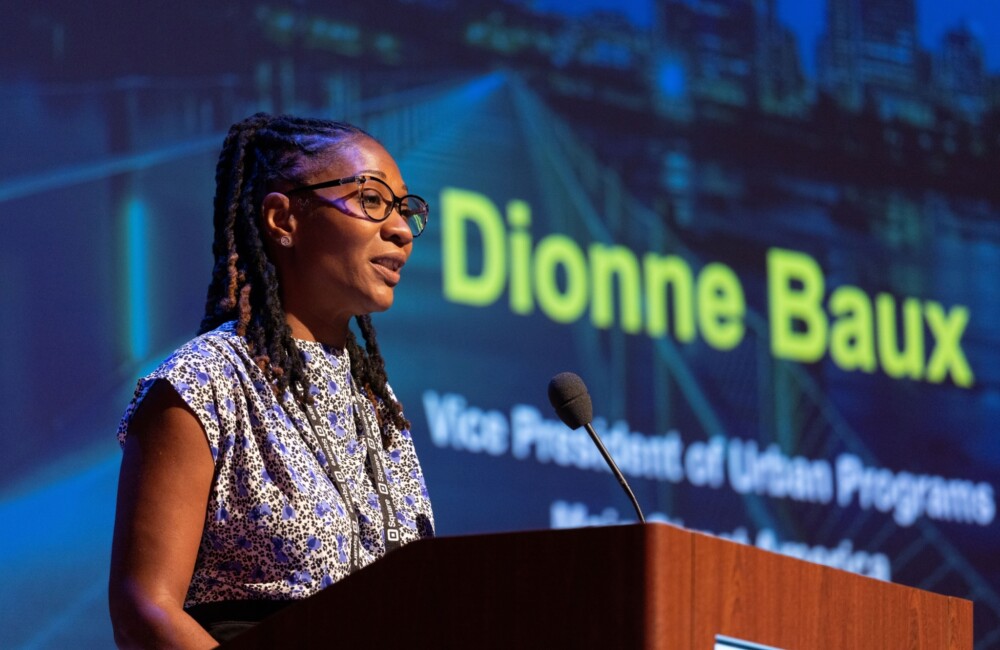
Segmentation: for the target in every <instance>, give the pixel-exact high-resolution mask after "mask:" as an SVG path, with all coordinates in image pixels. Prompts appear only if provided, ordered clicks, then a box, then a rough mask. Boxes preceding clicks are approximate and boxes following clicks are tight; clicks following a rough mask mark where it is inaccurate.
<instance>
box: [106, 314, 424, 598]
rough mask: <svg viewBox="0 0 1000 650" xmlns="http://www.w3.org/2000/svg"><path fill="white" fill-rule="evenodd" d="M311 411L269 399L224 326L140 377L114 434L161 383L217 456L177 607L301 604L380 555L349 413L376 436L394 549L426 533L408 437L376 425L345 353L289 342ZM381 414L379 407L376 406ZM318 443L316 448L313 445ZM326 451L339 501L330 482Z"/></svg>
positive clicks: (373, 507) (364, 447)
mask: <svg viewBox="0 0 1000 650" xmlns="http://www.w3.org/2000/svg"><path fill="white" fill-rule="evenodd" d="M296 345H297V347H298V349H299V352H300V354H301V355H302V358H303V360H304V362H305V368H306V374H307V377H308V379H309V383H310V386H311V388H310V393H311V395H312V397H313V403H312V404H310V405H308V406H307V408H308V409H309V410H310V413H306V412H305V411H303V409H302V406H301V405H300V404H299V403H297V402H296V400H295V399H294V398H292V397H291V395H289V394H287V393H286V395H285V399H283V400H279V399H277V396H276V395H275V394H274V391H273V390H272V388H271V385H270V384H269V383H268V382H267V380H266V379H265V377H264V374H263V372H262V371H261V370H260V368H259V367H258V366H257V364H256V363H254V361H253V358H252V357H251V355H250V351H249V349H248V347H247V345H246V342H245V340H244V339H243V338H242V337H240V336H239V335H237V334H236V331H235V323H234V322H230V323H226V324H224V325H222V326H220V327H219V328H218V329H216V330H213V331H211V332H207V333H205V334H203V335H201V336H199V337H197V338H195V339H193V340H192V341H190V342H188V343H187V344H185V345H184V346H182V347H181V348H180V349H178V350H177V351H176V352H175V353H174V354H172V355H171V356H170V357H169V358H168V359H167V360H166V361H164V362H163V363H162V364H161V365H160V366H159V367H158V368H157V369H156V370H154V371H153V372H152V373H151V374H149V375H148V376H146V377H144V378H142V379H140V380H139V383H138V386H137V387H136V390H135V395H134V397H133V399H132V402H131V403H130V404H129V406H128V408H127V409H126V411H125V415H124V416H123V418H122V421H121V425H120V426H119V429H118V439H119V442H120V443H121V444H122V445H123V446H124V444H125V439H126V436H127V435H128V427H129V423H130V422H131V419H132V415H133V413H134V412H135V409H136V407H137V406H138V404H139V402H140V401H141V400H142V399H143V397H144V396H145V395H146V393H147V391H148V390H149V388H150V386H152V384H153V383H154V382H155V381H156V380H159V379H163V380H166V381H168V382H170V384H171V385H172V386H173V388H174V390H176V391H177V393H178V394H179V395H180V396H181V398H182V399H183V400H184V401H185V403H186V404H187V405H188V407H190V409H191V410H192V411H193V412H194V414H195V416H196V417H197V418H198V420H199V422H200V423H201V425H202V427H203V428H204V430H205V435H206V436H207V438H208V443H209V447H210V448H211V453H212V457H213V459H214V460H215V475H214V477H213V480H212V487H211V492H210V495H209V500H208V509H207V512H206V514H205V525H204V531H203V534H202V538H201V544H200V546H199V549H198V557H197V560H196V563H195V569H194V574H193V576H192V578H191V585H190V587H189V589H188V593H187V598H186V600H185V603H184V606H185V607H191V606H193V605H197V604H201V603H209V602H216V601H222V600H288V599H297V598H304V597H306V596H309V595H311V594H313V593H315V592H317V591H319V590H320V589H322V588H324V587H326V586H328V585H330V584H333V583H334V582H336V581H338V580H340V579H342V578H344V577H345V576H346V575H347V574H348V573H349V572H350V571H351V569H352V565H354V566H356V567H363V566H365V565H368V564H370V563H371V562H373V561H375V560H376V559H377V558H379V557H381V556H382V555H384V554H385V549H386V544H385V532H384V530H385V527H384V526H383V517H382V510H381V508H380V505H379V499H378V496H377V494H376V486H375V484H374V482H373V480H372V477H371V472H372V469H371V468H370V464H371V463H370V462H369V461H368V443H367V440H366V436H365V435H364V430H363V428H359V427H357V426H356V424H355V423H356V419H355V409H360V415H361V416H362V417H364V418H365V419H366V420H367V422H368V423H369V428H370V429H371V431H373V432H374V434H375V437H376V438H378V439H379V440H378V442H379V444H378V448H377V449H376V450H375V451H376V452H377V453H379V454H381V456H380V457H381V459H382V463H381V464H382V466H383V469H384V473H385V478H386V481H385V485H387V487H388V489H389V494H390V495H391V502H390V503H391V504H392V506H393V507H392V508H390V512H393V513H394V516H395V518H396V519H397V521H398V528H399V531H400V533H399V537H400V542H401V543H404V544H405V543H407V542H410V541H413V540H415V539H418V538H422V537H431V536H433V534H434V519H433V514H432V512H431V504H430V500H429V498H428V495H427V487H426V484H425V483H424V477H423V473H422V471H421V469H420V463H419V461H418V460H417V455H416V452H415V450H414V447H413V440H412V438H411V437H410V432H409V431H407V430H402V431H399V430H397V429H396V428H395V427H394V426H393V425H392V424H391V423H390V422H389V420H388V418H383V422H384V424H383V425H382V427H383V428H386V429H387V432H388V433H389V434H390V439H391V441H392V442H391V445H390V446H389V448H388V449H385V448H383V445H382V443H381V436H380V435H379V433H378V432H379V431H381V428H380V426H379V424H378V421H377V419H376V415H375V409H374V408H373V406H372V404H371V402H370V401H369V400H367V399H364V398H361V397H358V396H357V395H358V393H357V390H356V389H352V382H353V379H352V378H351V372H350V359H349V357H348V354H347V351H346V350H341V349H338V348H333V347H330V346H326V345H323V344H322V343H318V342H313V341H299V340H297V341H296ZM380 408H381V404H380ZM317 436H321V437H322V439H323V440H322V443H320V441H319V440H317V438H316V437H317ZM323 449H326V450H328V451H329V452H330V453H331V454H332V455H334V456H335V461H336V464H337V465H338V469H339V471H340V472H342V473H343V474H344V477H345V480H344V481H342V485H344V486H345V487H346V490H347V492H348V493H349V495H348V497H349V498H347V499H344V498H342V496H341V494H340V492H339V491H338V490H337V488H336V487H335V485H334V483H333V482H332V481H331V480H330V477H329V474H328V472H329V471H332V470H331V467H330V464H329V463H328V462H327V458H326V457H325V455H324V453H323V451H322V450H323Z"/></svg>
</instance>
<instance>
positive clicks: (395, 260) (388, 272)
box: [372, 255, 406, 286]
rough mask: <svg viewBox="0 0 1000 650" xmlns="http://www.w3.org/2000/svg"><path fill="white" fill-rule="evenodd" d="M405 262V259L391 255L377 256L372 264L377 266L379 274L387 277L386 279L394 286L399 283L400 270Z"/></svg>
mask: <svg viewBox="0 0 1000 650" xmlns="http://www.w3.org/2000/svg"><path fill="white" fill-rule="evenodd" d="M405 263H406V262H405V261H404V260H403V259H401V258H399V257H395V256H389V255H384V256H382V257H376V258H375V259H373V260H372V265H373V266H374V267H375V270H376V271H378V273H379V275H381V276H382V277H383V278H385V281H386V282H388V283H389V284H390V285H393V286H395V285H396V284H398V283H399V278H400V274H399V272H400V270H401V269H402V268H403V264H405Z"/></svg>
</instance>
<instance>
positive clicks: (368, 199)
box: [285, 174, 430, 237]
mask: <svg viewBox="0 0 1000 650" xmlns="http://www.w3.org/2000/svg"><path fill="white" fill-rule="evenodd" d="M352 183H354V184H356V185H357V186H358V188H357V192H355V193H353V194H349V195H347V196H345V197H341V198H339V199H328V198H326V197H323V196H319V195H316V198H318V199H320V200H321V201H323V202H324V203H328V204H330V205H332V206H334V207H335V208H337V209H338V210H340V211H341V212H344V213H345V214H347V215H349V216H352V217H362V216H363V217H364V218H366V219H370V220H371V221H377V222H379V221H385V220H386V219H388V218H389V215H390V214H392V211H393V209H396V210H398V211H399V214H400V215H401V216H402V217H403V219H405V220H406V224H407V225H408V226H409V227H410V232H411V233H413V236H414V237H419V236H420V233H422V232H423V231H424V228H425V227H426V226H427V213H428V212H430V206H428V205H427V201H425V200H423V199H422V198H420V197H419V196H417V195H416V194H406V195H404V196H396V195H395V194H394V193H393V191H392V189H391V188H390V187H389V186H388V185H387V184H386V183H385V181H383V180H382V179H380V178H376V177H374V176H368V175H365V174H361V175H358V176H348V177H347V178H338V179H337V180H335V181H323V182H322V183H313V184H312V185H303V186H302V187H296V188H295V189H292V190H289V191H287V192H285V194H288V195H291V194H296V193H298V192H309V191H312V190H321V189H323V188H325V187H337V186H339V185H350V184H352ZM352 208H353V209H352ZM358 210H360V212H361V214H358V212H357V211H358Z"/></svg>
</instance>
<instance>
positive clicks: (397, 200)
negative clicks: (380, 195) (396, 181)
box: [284, 174, 430, 237]
mask: <svg viewBox="0 0 1000 650" xmlns="http://www.w3.org/2000/svg"><path fill="white" fill-rule="evenodd" d="M368 181H376V182H378V183H380V184H381V185H384V186H385V189H387V190H388V191H389V196H391V197H392V201H391V202H390V203H388V209H387V210H386V211H385V214H384V215H382V217H381V218H379V217H373V216H372V215H370V214H368V210H366V209H365V204H364V201H361V211H362V212H363V213H364V216H365V218H366V219H369V220H371V221H374V222H376V223H381V222H383V221H385V220H386V219H388V218H389V215H390V214H392V211H393V210H395V211H396V212H398V213H399V215H400V216H401V217H403V218H404V219H405V220H406V222H407V223H408V224H409V223H410V220H411V219H413V218H414V217H420V220H419V223H420V230H419V231H417V232H413V228H412V226H411V227H410V232H411V233H412V234H413V236H414V237H419V236H420V235H421V234H422V233H423V232H424V229H425V228H427V215H428V213H429V212H430V204H429V203H427V201H426V200H425V199H424V198H423V197H421V196H417V195H416V194H404V195H403V196H396V193H395V192H393V191H392V188H391V187H389V184H388V183H386V182H385V181H384V180H382V179H381V178H379V177H377V176H372V175H369V174H357V175H354V176H347V177H345V178H338V179H337V180H333V181H323V182H321V183H313V184H312V185H302V186H300V187H296V188H293V189H290V190H288V191H286V192H284V194H286V195H289V196H290V195H292V194H298V193H299V192H311V191H313V190H322V189H325V188H327V187H338V186H341V185H349V184H351V183H357V184H358V190H359V191H360V189H361V187H362V186H363V185H364V184H365V183H366V182H368ZM319 198H321V199H323V200H324V201H329V199H326V198H325V197H319ZM410 198H412V199H416V200H418V201H420V202H421V203H423V204H424V207H425V209H424V211H423V212H415V213H412V214H411V215H410V216H406V215H405V214H403V212H402V210H401V208H402V207H403V202H404V201H405V200H406V199H410ZM335 207H339V206H335Z"/></svg>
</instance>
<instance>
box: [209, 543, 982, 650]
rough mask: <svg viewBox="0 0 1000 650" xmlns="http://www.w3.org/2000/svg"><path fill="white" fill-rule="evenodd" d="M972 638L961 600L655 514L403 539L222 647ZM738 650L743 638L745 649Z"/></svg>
mask: <svg viewBox="0 0 1000 650" xmlns="http://www.w3.org/2000/svg"><path fill="white" fill-rule="evenodd" d="M716 635H725V636H727V637H733V638H736V639H740V640H742V641H748V642H753V643H757V644H762V645H766V646H773V647H777V648H782V649H786V650H824V649H830V650H845V649H861V648H872V649H873V650H876V649H877V650H885V649H887V648H892V649H895V648H927V649H933V650H941V649H945V648H947V649H954V650H971V648H972V603H971V602H970V601H967V600H962V599H960V598H950V597H946V596H940V595H937V594H932V593H929V592H926V591H921V590H919V589H913V588H910V587H904V586H902V585H896V584H892V583H887V582H882V581H879V580H874V579H871V578H865V577H862V576H858V575H855V574H852V573H848V572H845V571H840V570H837V569H831V568H828V567H824V566H820V565H817V564H812V563H809V562H803V561H801V560H796V559H793V558H789V557H785V556H782V555H777V554H775V553H769V552H767V551H761V550H759V549H756V548H754V547H751V546H745V545H742V544H737V543H734V542H729V541H726V540H722V539H719V538H716V537H712V536H710V535H703V534H700V533H693V532H690V531H687V530H684V529H681V528H676V527H673V526H667V525H663V524H646V525H630V526H615V527H608V528H581V529H572V530H552V531H539V532H527V533H503V534H493V535H480V536H470V537H450V538H439V539H434V540H425V541H420V542H416V543H413V544H409V545H407V546H405V547H403V548H402V549H400V550H398V551H396V552H394V553H392V554H391V555H389V556H387V557H386V558H384V559H382V560H381V561H379V562H376V563H375V564H373V565H372V566H370V567H367V568H365V569H364V570H362V571H359V572H358V573H356V574H354V575H352V576H350V577H349V578H347V579H345V580H343V581H341V582H339V583H337V584H335V585H333V586H332V587H330V588H328V589H326V590H324V591H322V592H320V593H318V594H316V595H315V596H312V597H311V598H308V599H306V600H304V601H302V602H301V603H296V604H295V605H292V606H290V607H288V608H286V609H284V610H282V611H281V612H279V613H277V614H275V615H274V616H272V617H271V618H269V619H267V620H266V621H264V622H263V623H261V624H260V625H259V626H257V627H256V628H254V629H253V630H251V631H249V632H247V633H245V634H244V635H242V636H240V637H238V638H237V639H235V640H233V641H232V642H230V643H229V644H227V645H226V646H225V647H226V648H233V649H239V648H320V647H323V648H339V647H362V646H364V647H379V648H592V647H603V648H669V649H672V650H673V649H680V650H684V649H687V648H691V649H692V650H712V648H714V647H715V639H716ZM748 647H752V646H748Z"/></svg>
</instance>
